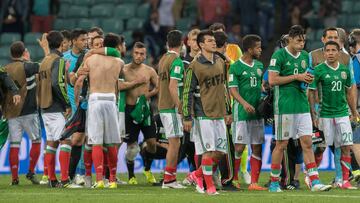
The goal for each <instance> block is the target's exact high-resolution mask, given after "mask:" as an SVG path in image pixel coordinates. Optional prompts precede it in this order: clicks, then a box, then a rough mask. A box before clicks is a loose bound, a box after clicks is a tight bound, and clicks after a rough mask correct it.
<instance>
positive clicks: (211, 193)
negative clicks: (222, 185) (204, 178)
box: [206, 186, 219, 195]
mask: <svg viewBox="0 0 360 203" xmlns="http://www.w3.org/2000/svg"><path fill="white" fill-rule="evenodd" d="M206 194H208V195H218V194H219V193H218V192H217V191H216V188H215V186H212V187H210V188H208V189H207V190H206Z"/></svg>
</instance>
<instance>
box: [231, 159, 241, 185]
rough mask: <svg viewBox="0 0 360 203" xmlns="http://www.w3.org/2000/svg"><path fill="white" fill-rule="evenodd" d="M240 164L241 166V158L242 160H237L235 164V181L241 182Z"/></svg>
mask: <svg viewBox="0 0 360 203" xmlns="http://www.w3.org/2000/svg"><path fill="white" fill-rule="evenodd" d="M240 164H241V158H240V159H235V163H234V178H233V179H234V180H239V169H240Z"/></svg>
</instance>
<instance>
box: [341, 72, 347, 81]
mask: <svg viewBox="0 0 360 203" xmlns="http://www.w3.org/2000/svg"><path fill="white" fill-rule="evenodd" d="M341 78H342V79H344V80H346V78H347V75H346V73H345V72H344V71H342V72H341Z"/></svg>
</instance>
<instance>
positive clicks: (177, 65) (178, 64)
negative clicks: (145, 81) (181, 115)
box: [170, 57, 184, 101]
mask: <svg viewBox="0 0 360 203" xmlns="http://www.w3.org/2000/svg"><path fill="white" fill-rule="evenodd" d="M170 78H171V79H175V80H177V81H178V96H179V99H180V101H181V100H182V95H183V90H184V83H183V78H184V63H183V62H182V60H181V58H180V57H177V58H176V59H175V60H174V61H173V63H172V64H171V67H170Z"/></svg>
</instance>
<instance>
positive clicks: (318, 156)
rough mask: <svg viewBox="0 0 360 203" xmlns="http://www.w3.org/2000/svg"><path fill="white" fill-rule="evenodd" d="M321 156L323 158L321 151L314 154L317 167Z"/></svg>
mask: <svg viewBox="0 0 360 203" xmlns="http://www.w3.org/2000/svg"><path fill="white" fill-rule="evenodd" d="M322 158H323V153H320V154H315V163H316V166H317V167H319V166H320V164H321V161H322Z"/></svg>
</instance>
